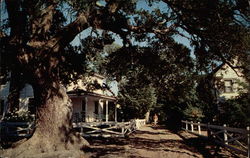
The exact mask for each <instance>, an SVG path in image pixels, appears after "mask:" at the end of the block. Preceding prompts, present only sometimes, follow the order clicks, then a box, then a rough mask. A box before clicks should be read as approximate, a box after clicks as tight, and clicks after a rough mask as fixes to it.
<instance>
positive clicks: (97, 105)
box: [95, 101, 99, 114]
mask: <svg viewBox="0 0 250 158" xmlns="http://www.w3.org/2000/svg"><path fill="white" fill-rule="evenodd" d="M98 109H99V102H98V101H95V114H98Z"/></svg>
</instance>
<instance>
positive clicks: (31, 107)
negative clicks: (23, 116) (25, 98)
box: [28, 98, 36, 114]
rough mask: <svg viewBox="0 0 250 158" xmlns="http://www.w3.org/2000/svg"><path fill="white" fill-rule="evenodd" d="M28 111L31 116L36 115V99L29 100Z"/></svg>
mask: <svg viewBox="0 0 250 158" xmlns="http://www.w3.org/2000/svg"><path fill="white" fill-rule="evenodd" d="M28 109H29V112H30V113H31V114H35V113H36V106H35V100H34V98H29V104H28Z"/></svg>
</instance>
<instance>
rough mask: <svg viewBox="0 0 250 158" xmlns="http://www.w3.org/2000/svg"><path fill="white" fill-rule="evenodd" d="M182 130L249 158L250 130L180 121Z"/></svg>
mask: <svg viewBox="0 0 250 158" xmlns="http://www.w3.org/2000/svg"><path fill="white" fill-rule="evenodd" d="M181 122H182V124H183V125H184V127H183V126H182V129H183V130H185V131H187V132H190V133H192V134H195V135H197V136H201V137H205V138H210V139H213V140H214V141H215V142H216V143H218V144H220V145H222V146H225V147H228V148H230V149H232V150H234V151H236V152H239V153H242V154H244V155H246V156H247V157H248V158H250V128H249V127H247V128H246V129H242V128H232V127H227V126H226V125H225V124H224V125H223V126H218V125H211V124H204V123H200V122H198V123H194V122H192V121H190V122H189V121H181Z"/></svg>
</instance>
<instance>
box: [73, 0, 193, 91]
mask: <svg viewBox="0 0 250 158" xmlns="http://www.w3.org/2000/svg"><path fill="white" fill-rule="evenodd" d="M167 8H168V7H167V5H166V4H165V3H164V2H157V3H154V5H152V6H149V4H148V3H147V2H146V1H145V0H139V2H138V3H137V6H136V9H138V10H146V11H149V12H152V11H153V10H154V9H160V10H161V11H163V12H164V10H167ZM99 32H100V33H101V31H99ZM90 33H91V28H89V29H87V30H84V31H83V32H81V33H80V34H79V35H78V36H76V38H75V39H74V40H73V41H72V42H71V44H72V45H78V44H79V41H80V39H82V38H86V37H87V36H89V35H90ZM182 33H183V34H184V35H185V36H187V37H189V35H188V34H187V33H186V32H182ZM113 37H114V39H115V43H116V44H118V45H121V46H122V45H123V44H122V39H121V38H119V36H116V35H114V36H113ZM173 38H174V39H175V41H176V42H177V43H181V44H183V45H185V46H186V47H188V48H189V49H190V50H191V56H192V57H194V53H193V51H194V49H193V47H192V46H191V44H190V41H189V39H187V38H185V37H183V36H180V35H175V36H174V37H173ZM137 44H138V43H137ZM139 45H140V46H146V45H147V43H146V42H141V43H139ZM110 86H111V90H112V91H113V92H114V93H115V94H116V95H117V93H118V87H117V82H111V84H110Z"/></svg>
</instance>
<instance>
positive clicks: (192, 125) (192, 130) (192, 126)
mask: <svg viewBox="0 0 250 158" xmlns="http://www.w3.org/2000/svg"><path fill="white" fill-rule="evenodd" d="M191 132H194V124H193V121H191Z"/></svg>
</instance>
